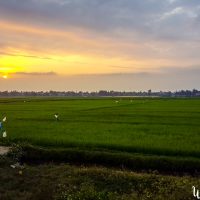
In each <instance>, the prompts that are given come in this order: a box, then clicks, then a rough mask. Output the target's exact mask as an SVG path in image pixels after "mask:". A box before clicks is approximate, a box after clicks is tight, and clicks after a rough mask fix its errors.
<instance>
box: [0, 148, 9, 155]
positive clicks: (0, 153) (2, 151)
mask: <svg viewBox="0 0 200 200" xmlns="http://www.w3.org/2000/svg"><path fill="white" fill-rule="evenodd" d="M9 150H10V147H4V146H0V155H4V154H7V153H8V152H9Z"/></svg>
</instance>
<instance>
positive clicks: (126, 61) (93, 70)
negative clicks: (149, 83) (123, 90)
mask: <svg viewBox="0 0 200 200" xmlns="http://www.w3.org/2000/svg"><path fill="white" fill-rule="evenodd" d="M0 31H2V33H4V34H5V35H6V34H7V33H8V34H11V35H13V36H14V37H16V38H17V40H16V41H17V42H16V44H18V45H16V46H17V47H12V46H11V47H8V48H6V49H5V50H3V53H2V54H1V52H0V74H3V75H4V74H13V75H14V74H15V73H17V72H25V73H32V72H40V73H45V72H55V73H56V74H60V75H64V76H65V75H79V74H112V73H135V72H141V71H145V70H151V68H158V67H160V63H163V64H162V65H163V66H164V65H166V66H168V65H170V64H171V63H169V62H167V61H166V60H161V59H145V58H141V57H134V56H132V57H131V56H130V57H127V56H124V55H123V48H128V49H129V48H130V51H132V49H131V48H137V44H127V43H126V44H123V43H120V42H119V41H116V40H112V39H105V38H103V37H102V38H101V37H99V36H97V38H96V39H93V40H91V39H89V37H83V36H82V33H86V32H84V30H77V31H76V30H71V31H64V30H56V29H48V28H45V27H42V28H40V27H36V26H31V25H29V26H27V25H24V24H19V23H12V22H7V21H1V20H0ZM83 35H84V34H83ZM21 37H23V39H24V44H25V45H24V46H23V44H21V43H20V41H21V39H20V38H21ZM18 38H19V41H18ZM54 39H55V40H56V44H58V47H57V48H55V49H54V46H51V44H52V41H54ZM37 40H38V41H40V40H41V41H43V40H45V44H46V45H47V46H43V45H42V44H40V42H38V43H37V44H36V45H35V41H37ZM63 41H64V42H63ZM64 43H66V44H67V45H69V46H70V47H72V49H73V48H74V49H73V50H71V51H69V50H68V48H66V47H65V45H63V44H64ZM27 44H28V45H27ZM34 45H35V46H34ZM70 47H69V49H70ZM82 47H83V48H82ZM88 49H92V50H93V49H94V51H92V50H91V51H87V50H88ZM96 50H98V51H97V52H96ZM133 52H134V51H133ZM110 54H111V55H110ZM133 55H134V53H133ZM9 66H11V67H9Z"/></svg>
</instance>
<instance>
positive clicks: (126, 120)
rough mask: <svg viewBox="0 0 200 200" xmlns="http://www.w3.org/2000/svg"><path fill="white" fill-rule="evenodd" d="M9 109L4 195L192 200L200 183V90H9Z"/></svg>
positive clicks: (5, 112)
mask: <svg viewBox="0 0 200 200" xmlns="http://www.w3.org/2000/svg"><path fill="white" fill-rule="evenodd" d="M116 101H117V102H116ZM55 113H58V114H59V120H58V121H57V120H56V119H55V117H54V114H55ZM4 116H7V119H8V120H7V122H6V123H4V128H5V129H6V131H7V135H8V137H7V138H1V139H0V143H1V144H3V145H8V144H9V145H13V148H12V151H11V152H10V153H9V156H8V157H0V184H1V187H0V199H2V200H12V199H13V197H14V199H16V200H25V199H26V200H27V199H31V200H36V199H37V200H40V199H41V200H43V199H48V200H51V199H52V200H96V199H99V200H134V199H144V200H147V199H154V200H163V199H171V200H179V199H181V200H184V199H185V200H186V199H187V200H190V199H194V198H193V195H192V186H193V185H194V186H196V187H197V188H198V187H200V181H199V172H200V145H199V143H200V99H198V98H194V99H192V98H191V99H186V98H185V99H167V98H166V99H165V98H163V99H158V98H134V99H133V98H123V99H121V100H120V99H119V98H118V99H113V98H101V99H87V98H82V99H78V98H77V99H66V98H51V99H50V98H26V99H23V98H7V99H0V118H3V117H4ZM15 143H18V144H17V145H16V144H15ZM18 161H19V162H21V163H23V164H24V167H25V168H24V169H18V168H15V169H13V168H11V167H10V164H13V163H16V162H18ZM67 162H69V163H71V164H72V163H73V165H69V164H61V163H67ZM75 164H76V165H75ZM95 164H97V166H98V167H97V166H96V167H94V166H95ZM100 165H103V166H104V167H100ZM108 166H109V168H106V167H108ZM111 167H113V168H111ZM114 167H115V168H114ZM120 169H121V170H120ZM128 170H134V171H135V172H132V171H128ZM136 172H137V173H136ZM186 173H187V174H188V175H186ZM163 174H165V175H163ZM166 174H170V175H175V176H170V175H166ZM177 175H181V176H179V177H178V176H177ZM189 175H190V176H189ZM191 175H193V177H192V176H191Z"/></svg>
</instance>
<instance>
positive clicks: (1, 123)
mask: <svg viewBox="0 0 200 200" xmlns="http://www.w3.org/2000/svg"><path fill="white" fill-rule="evenodd" d="M6 121H7V117H4V118H3V119H2V121H1V122H0V131H3V134H2V136H3V138H6V137H7V132H6V131H5V130H4V129H3V123H5V122H6Z"/></svg>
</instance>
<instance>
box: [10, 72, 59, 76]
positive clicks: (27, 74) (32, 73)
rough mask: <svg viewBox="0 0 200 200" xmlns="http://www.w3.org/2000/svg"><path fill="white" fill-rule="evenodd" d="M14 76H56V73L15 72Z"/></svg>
mask: <svg viewBox="0 0 200 200" xmlns="http://www.w3.org/2000/svg"><path fill="white" fill-rule="evenodd" d="M12 74H13V75H23V76H56V75H57V73H55V72H15V73H12Z"/></svg>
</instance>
